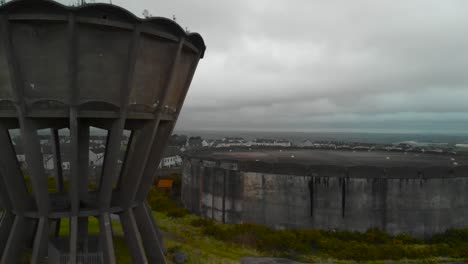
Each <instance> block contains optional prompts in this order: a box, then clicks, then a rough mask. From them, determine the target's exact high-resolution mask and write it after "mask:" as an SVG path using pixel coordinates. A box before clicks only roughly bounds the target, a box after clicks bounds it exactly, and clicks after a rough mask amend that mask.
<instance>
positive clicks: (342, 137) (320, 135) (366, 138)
mask: <svg viewBox="0 0 468 264" xmlns="http://www.w3.org/2000/svg"><path fill="white" fill-rule="evenodd" d="M174 134H184V135H188V136H200V137H202V138H205V139H222V138H224V137H242V138H244V139H246V140H252V139H255V138H273V139H288V140H290V141H291V142H293V143H295V144H298V143H300V142H302V141H304V140H306V139H308V140H311V141H342V142H360V143H372V144H393V143H400V142H406V141H413V142H416V143H420V144H424V143H430V144H438V143H440V144H449V145H452V144H459V143H468V133H467V134H430V133H427V134H423V133H357V132H349V133H347V132H257V131H255V132H246V131H207V130H203V131H183V130H179V131H175V132H174Z"/></svg>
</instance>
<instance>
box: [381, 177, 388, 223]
mask: <svg viewBox="0 0 468 264" xmlns="http://www.w3.org/2000/svg"><path fill="white" fill-rule="evenodd" d="M383 176H384V177H383V179H382V192H381V193H382V198H381V199H382V231H386V230H387V193H388V178H387V172H384V175H383Z"/></svg>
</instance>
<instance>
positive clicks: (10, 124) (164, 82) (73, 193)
mask: <svg viewBox="0 0 468 264" xmlns="http://www.w3.org/2000/svg"><path fill="white" fill-rule="evenodd" d="M204 52H205V44H204V41H203V39H202V37H201V36H200V35H199V34H197V33H188V32H186V31H185V30H184V29H182V28H181V27H180V26H179V25H178V24H176V23H175V22H174V21H172V20H170V19H166V18H160V17H154V18H147V19H140V18H137V17H136V16H134V15H133V14H131V13H130V12H128V11H126V10H124V9H122V8H120V7H117V6H114V5H109V4H89V5H88V4H86V5H83V6H80V7H66V6H63V5H60V4H58V3H56V2H52V1H43V0H36V1H32V0H18V1H11V2H9V3H7V4H4V5H2V6H0V207H2V208H3V209H4V210H2V212H1V214H0V263H19V259H20V258H21V256H23V257H24V256H31V260H30V262H31V263H115V262H116V257H115V250H114V244H113V239H114V237H113V228H112V224H111V216H114V218H116V219H119V220H120V221H119V222H120V224H121V227H122V229H123V231H124V236H125V242H126V245H127V247H128V249H129V251H130V253H131V256H132V259H133V262H134V263H165V259H164V252H163V251H164V250H163V246H162V240H161V239H160V236H159V235H158V234H159V233H158V229H157V226H156V222H155V219H154V218H153V215H152V212H151V210H150V209H149V207H148V205H147V203H146V196H147V194H148V192H149V191H150V188H151V187H152V183H153V179H154V175H155V171H156V169H157V167H158V164H159V160H160V158H161V155H162V152H163V150H164V147H165V145H166V142H167V139H168V137H169V135H170V134H171V132H172V129H173V128H174V125H175V122H176V120H177V118H178V115H179V113H180V110H181V108H182V105H183V102H184V99H185V95H186V94H187V91H188V89H189V87H190V84H191V81H192V78H193V76H194V73H195V70H196V68H197V65H198V62H199V60H200V58H202V57H203V55H204ZM92 129H101V130H103V131H105V132H106V135H107V138H106V142H105V155H104V162H103V168H102V174H101V175H99V181H98V182H97V184H96V185H97V186H93V185H92V184H90V179H89V178H90V177H89V176H90V173H89V168H88V166H89V160H90V158H89V145H90V131H92ZM14 130H17V131H19V132H18V134H19V135H20V138H21V142H22V147H23V148H24V153H25V156H26V163H27V168H26V170H23V168H21V167H20V166H19V163H18V161H17V159H16V153H15V149H16V147H17V146H14V145H13V143H12V139H11V135H12V133H13V132H14ZM44 131H45V132H44ZM61 131H63V132H64V133H66V134H68V138H66V139H64V140H63V141H64V142H62V140H61V135H62V134H61ZM46 132H47V133H46ZM39 133H41V134H40V135H41V136H44V135H49V136H50V141H51V142H52V145H53V147H52V149H53V151H54V153H53V160H54V162H55V164H56V166H55V168H56V171H55V172H54V177H55V180H56V181H55V182H56V186H53V188H51V186H49V182H50V178H49V175H47V174H46V173H45V171H44V165H43V160H44V159H43V158H44V157H43V153H42V146H41V143H40V140H39ZM124 134H129V135H130V140H129V141H128V142H129V143H128V144H126V145H122V136H123V135H124ZM59 137H60V138H59ZM65 141H66V142H65ZM64 143H67V144H68V148H67V149H68V150H69V153H67V154H68V155H69V156H70V157H71V158H70V176H69V177H68V178H65V177H64V175H63V172H62V170H61V168H62V166H61V165H62V163H61V159H62V157H63V155H64V153H63V152H64V149H63V148H62V146H63V144H64ZM122 149H123V150H124V151H125V155H124V156H125V157H124V158H123V159H121V160H119V159H120V153H121V150H122ZM64 220H67V221H64ZM90 220H93V221H96V222H98V223H99V231H98V234H95V232H94V233H92V232H90V231H89V230H88V229H89V228H88V223H89V221H90ZM60 230H65V231H68V232H66V234H63V233H62V234H60Z"/></svg>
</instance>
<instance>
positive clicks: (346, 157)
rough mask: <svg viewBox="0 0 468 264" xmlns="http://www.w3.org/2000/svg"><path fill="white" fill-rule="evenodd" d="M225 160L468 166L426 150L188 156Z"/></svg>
mask: <svg viewBox="0 0 468 264" xmlns="http://www.w3.org/2000/svg"><path fill="white" fill-rule="evenodd" d="M190 156H192V157H197V158H201V159H203V158H207V159H216V160H229V161H240V162H242V161H259V162H267V163H296V164H307V165H334V166H344V167H351V166H377V167H386V168H388V167H420V168H423V167H432V166H441V167H454V166H462V165H468V157H467V156H456V155H446V154H432V153H431V154H427V153H412V152H408V153H403V152H387V151H343V150H314V149H308V150H285V149H282V150H281V151H280V150H252V151H247V150H246V151H232V152H227V151H214V152H211V153H198V154H195V155H190Z"/></svg>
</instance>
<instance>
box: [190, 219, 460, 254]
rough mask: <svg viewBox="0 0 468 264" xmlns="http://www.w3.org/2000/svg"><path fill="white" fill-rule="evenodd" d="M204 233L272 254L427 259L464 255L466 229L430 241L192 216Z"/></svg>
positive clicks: (381, 234) (398, 236) (376, 230)
mask: <svg viewBox="0 0 468 264" xmlns="http://www.w3.org/2000/svg"><path fill="white" fill-rule="evenodd" d="M192 225H193V226H200V227H201V228H202V230H203V233H204V234H205V235H209V236H212V237H215V238H216V239H219V240H222V241H228V242H232V243H236V244H241V245H246V246H252V247H255V248H257V249H258V250H261V251H265V252H269V253H270V254H274V255H280V256H284V255H288V256H289V257H291V256H294V254H292V253H294V252H296V253H298V254H308V253H314V252H320V253H321V254H324V255H326V256H330V257H333V258H338V259H347V260H356V261H369V260H383V259H387V260H401V259H405V258H407V259H430V258H434V257H451V258H467V257H468V240H467V239H466V237H465V236H466V234H467V233H468V230H452V231H447V232H446V233H444V234H440V235H436V236H434V237H433V239H432V240H431V242H429V243H424V242H423V241H421V240H418V239H414V238H411V237H409V236H408V235H406V234H399V235H397V236H391V235H389V234H388V233H385V232H383V231H381V230H379V229H370V230H368V231H366V232H364V233H359V232H350V231H333V232H332V231H322V230H279V231H277V230H273V229H270V228H268V227H264V226H259V225H254V224H239V225H228V226H226V225H222V224H218V223H214V222H212V221H210V220H198V219H197V220H196V221H195V220H194V221H192Z"/></svg>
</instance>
